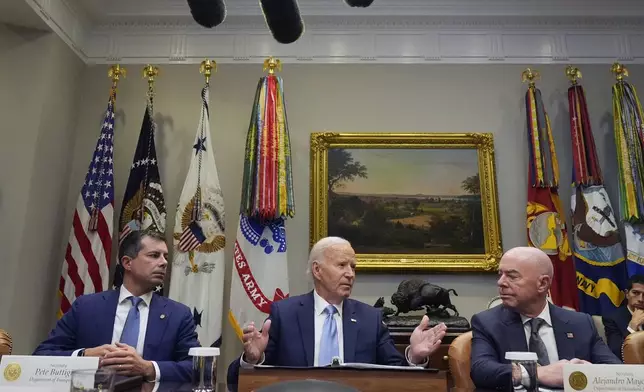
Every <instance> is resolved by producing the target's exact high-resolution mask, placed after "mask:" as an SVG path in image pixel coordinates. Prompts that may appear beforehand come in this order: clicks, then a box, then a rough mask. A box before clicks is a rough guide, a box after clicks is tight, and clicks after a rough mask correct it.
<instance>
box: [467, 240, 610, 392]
mask: <svg viewBox="0 0 644 392" xmlns="http://www.w3.org/2000/svg"><path fill="white" fill-rule="evenodd" d="M553 274H554V273H553V267H552V262H551V261H550V258H549V257H548V255H546V254H545V253H544V252H543V251H542V250H540V249H537V248H532V247H517V248H513V249H510V250H509V251H507V252H506V253H505V255H503V257H502V258H501V262H500V264H499V280H498V281H497V285H498V287H499V295H500V296H501V300H502V301H503V304H502V305H500V306H496V307H494V308H492V309H488V310H486V311H483V312H481V313H478V314H476V315H474V317H472V333H473V338H472V362H471V369H470V375H471V377H472V381H473V382H474V384H475V385H476V386H477V387H478V388H494V389H503V390H511V389H512V387H513V386H519V385H521V384H523V385H524V386H529V384H530V378H529V375H528V374H527V371H526V370H525V369H524V368H521V367H517V368H513V367H512V365H511V364H510V362H509V361H507V360H506V359H505V353H506V352H508V351H531V352H535V353H536V354H537V358H538V364H539V365H540V366H539V367H538V368H537V379H538V380H539V385H545V386H550V387H555V388H561V387H562V386H563V366H564V365H565V364H566V363H582V364H585V363H600V364H618V363H621V362H620V361H619V359H617V357H615V355H614V354H613V353H612V352H611V351H610V349H609V348H608V346H606V344H605V343H604V341H603V340H602V339H601V337H599V334H598V333H597V329H596V327H595V323H594V322H593V320H592V318H591V317H590V315H588V314H585V313H578V312H574V311H571V310H566V309H562V308H560V307H558V306H555V305H552V304H549V303H548V301H547V300H546V296H547V295H548V291H549V290H550V285H551V284H552V278H553ZM570 284H574V282H570Z"/></svg>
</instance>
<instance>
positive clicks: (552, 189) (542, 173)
mask: <svg viewBox="0 0 644 392" xmlns="http://www.w3.org/2000/svg"><path fill="white" fill-rule="evenodd" d="M536 77H538V73H537V72H536V71H532V70H530V69H527V70H526V71H524V72H523V78H524V81H526V80H527V81H529V82H530V87H529V88H528V91H527V92H526V96H525V103H526V118H527V128H528V144H529V155H530V161H529V166H528V177H529V184H528V186H529V187H528V204H527V211H526V212H527V219H526V227H527V234H528V245H530V246H532V247H535V248H539V249H541V250H542V251H544V252H545V253H546V254H547V255H548V256H549V257H550V260H552V264H553V266H554V279H553V282H552V285H551V287H550V297H551V298H552V301H553V303H555V304H556V305H559V306H565V307H568V308H570V309H575V310H578V309H579V299H578V294H577V284H576V279H575V266H574V264H573V260H572V255H571V252H570V245H569V243H568V234H567V232H566V225H565V221H564V217H563V215H562V208H561V201H560V200H559V194H558V190H557V189H558V186H559V165H558V163H557V154H556V152H555V145H554V140H553V139H552V130H551V128H550V118H549V117H548V114H547V113H546V110H545V107H544V105H543V100H542V98H541V91H539V89H538V88H536V86H535V83H534V80H535V79H536Z"/></svg>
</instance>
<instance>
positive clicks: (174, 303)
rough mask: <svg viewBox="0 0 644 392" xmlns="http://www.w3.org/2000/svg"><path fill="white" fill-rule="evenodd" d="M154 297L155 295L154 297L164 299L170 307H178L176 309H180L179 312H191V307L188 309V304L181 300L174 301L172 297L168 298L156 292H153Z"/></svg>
mask: <svg viewBox="0 0 644 392" xmlns="http://www.w3.org/2000/svg"><path fill="white" fill-rule="evenodd" d="M154 297H156V298H158V299H161V300H162V301H166V303H167V304H168V305H169V306H171V307H173V308H175V309H178V310H180V311H181V312H184V313H186V312H187V313H190V314H192V310H191V309H190V307H188V305H186V304H183V303H181V302H178V301H175V300H173V299H170V298H168V297H164V296H162V295H159V294H156V293H155V294H154Z"/></svg>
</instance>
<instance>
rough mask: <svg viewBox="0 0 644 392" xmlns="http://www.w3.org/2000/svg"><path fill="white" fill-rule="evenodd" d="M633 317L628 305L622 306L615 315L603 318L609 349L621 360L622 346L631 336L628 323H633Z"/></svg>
mask: <svg viewBox="0 0 644 392" xmlns="http://www.w3.org/2000/svg"><path fill="white" fill-rule="evenodd" d="M632 317H633V315H632V314H631V312H630V311H629V310H628V308H627V307H626V305H623V306H620V307H619V308H617V310H615V311H614V312H613V313H611V314H609V315H608V316H604V317H602V322H603V323H604V332H606V341H607V342H608V347H610V349H611V350H612V351H613V353H614V354H615V355H617V358H620V359H621V358H622V344H623V343H624V339H626V337H627V336H628V335H630V332H629V331H628V323H630V322H631V318H632Z"/></svg>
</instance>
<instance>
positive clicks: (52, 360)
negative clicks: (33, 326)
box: [0, 355, 98, 392]
mask: <svg viewBox="0 0 644 392" xmlns="http://www.w3.org/2000/svg"><path fill="white" fill-rule="evenodd" d="M80 369H98V357H45V356H32V355H4V356H3V357H2V361H0V390H4V388H5V387H14V388H15V387H21V388H24V387H29V388H31V389H32V390H36V389H40V388H46V389H47V390H48V391H65V392H67V391H69V386H70V384H71V379H72V371H73V370H80Z"/></svg>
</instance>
